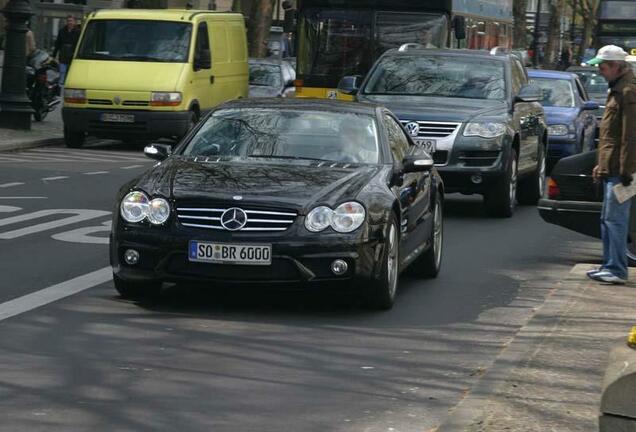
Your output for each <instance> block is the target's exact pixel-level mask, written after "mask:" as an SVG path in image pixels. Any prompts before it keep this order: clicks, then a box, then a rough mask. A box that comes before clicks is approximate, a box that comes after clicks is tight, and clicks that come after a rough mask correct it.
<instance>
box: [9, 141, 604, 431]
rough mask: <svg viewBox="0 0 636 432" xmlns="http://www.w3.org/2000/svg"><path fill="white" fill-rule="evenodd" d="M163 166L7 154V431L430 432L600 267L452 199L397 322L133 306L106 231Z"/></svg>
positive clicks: (107, 156)
mask: <svg viewBox="0 0 636 432" xmlns="http://www.w3.org/2000/svg"><path fill="white" fill-rule="evenodd" d="M151 164H152V162H151V161H149V160H146V159H144V158H143V155H142V154H141V149H140V148H132V147H122V146H119V145H113V144H103V145H102V144H99V143H98V144H96V145H95V146H92V147H90V148H86V149H80V150H67V149H64V148H43V149H37V150H30V151H25V152H21V153H10V154H9V153H4V154H2V153H0V275H2V276H1V278H0V418H2V421H0V431H40V430H41V431H58V430H59V431H84V430H86V431H88V430H90V431H159V430H161V431H171V430H179V431H182V432H185V431H215V432H216V431H241V432H245V431H259V432H264V431H277V432H278V431H369V432H375V431H429V430H434V428H435V427H436V426H438V425H440V424H441V423H443V422H444V420H445V419H447V418H448V416H449V415H452V413H451V412H452V409H453V407H455V406H456V405H457V403H458V402H459V401H460V400H461V399H462V398H463V397H464V396H465V395H466V394H467V392H469V391H470V389H471V388H472V387H473V386H474V385H475V383H476V382H477V381H478V380H479V377H480V376H481V375H482V374H483V373H484V372H485V371H486V370H487V369H488V368H489V367H490V366H491V364H492V363H493V361H494V360H495V358H496V357H497V355H498V354H499V353H500V352H501V350H502V349H503V348H504V347H505V346H506V345H507V344H508V343H509V342H510V341H511V340H512V338H513V337H514V335H515V333H516V332H517V331H518V330H519V328H520V327H521V326H522V325H523V324H524V323H525V322H526V321H527V320H528V319H529V318H530V316H531V315H532V314H533V312H534V311H535V310H536V308H537V307H538V306H540V305H541V304H542V302H543V300H544V299H545V297H546V296H547V295H548V294H549V293H550V292H551V291H552V290H553V289H554V288H555V286H556V283H557V282H558V280H559V279H560V278H562V277H563V276H564V275H565V273H566V272H567V271H569V269H570V267H571V266H572V265H573V264H574V263H576V262H580V261H591V260H593V259H595V258H597V257H595V256H593V255H587V252H586V249H585V248H584V247H583V246H582V245H584V242H586V241H589V240H588V239H586V238H584V237H580V236H578V235H576V234H573V233H568V232H566V231H564V230H562V229H559V228H557V227H553V226H550V225H547V224H545V223H544V222H543V221H542V220H541V219H540V218H539V216H538V214H537V211H536V209H535V208H532V207H522V208H520V209H519V211H518V213H517V214H516V215H515V216H514V217H513V218H512V219H507V220H502V219H491V218H488V217H486V216H485V214H484V213H483V212H482V207H481V201H480V200H479V199H477V198H472V197H469V198H466V197H459V198H457V197H451V198H449V199H448V200H447V206H446V225H445V234H446V237H445V253H444V268H443V270H442V273H441V274H440V276H439V277H438V278H437V279H435V280H425V281H421V280H417V279H412V278H409V277H408V276H405V277H402V279H401V281H400V292H399V297H398V299H397V302H396V304H395V306H394V308H393V309H392V310H391V311H388V312H382V313H379V312H371V311H368V310H366V309H364V307H362V306H360V305H359V304H358V302H357V301H356V299H355V298H352V297H351V296H347V295H340V294H338V293H334V292H316V291H312V292H284V291H277V290H276V289H275V288H274V287H272V289H268V288H259V289H249V290H248V289H244V288H240V287H239V288H232V289H224V290H209V291H207V290H204V289H200V288H199V289H195V288H188V287H178V288H172V289H170V290H168V292H166V293H165V295H164V296H162V298H160V299H159V300H157V301H154V302H152V303H141V304H139V303H133V302H129V301H124V300H121V299H120V298H119V297H118V296H117V295H116V293H115V291H114V288H113V286H112V282H111V281H110V279H109V268H108V256H107V249H108V246H107V235H108V229H109V221H110V217H111V215H110V213H111V212H112V211H113V209H114V202H113V197H114V194H115V191H116V190H117V189H118V188H119V186H120V185H121V184H123V183H124V182H125V181H126V180H127V179H129V178H131V177H133V176H135V175H137V174H139V173H141V172H142V171H143V170H144V169H147V168H148V167H150V166H151ZM51 287H53V289H49V290H46V291H41V290H44V289H46V288H51ZM84 288H88V289H84ZM74 290H75V291H78V293H77V294H74V295H71V296H68V297H65V298H63V299H61V300H58V301H55V302H50V299H48V298H47V297H46V295H44V294H43V293H44V292H46V293H51V292H65V293H71V292H74ZM47 295H48V294H47ZM37 304H43V306H41V307H38V308H33V307H34V305H37ZM29 309H30V310H29ZM22 310H24V311H25V312H21V311H22Z"/></svg>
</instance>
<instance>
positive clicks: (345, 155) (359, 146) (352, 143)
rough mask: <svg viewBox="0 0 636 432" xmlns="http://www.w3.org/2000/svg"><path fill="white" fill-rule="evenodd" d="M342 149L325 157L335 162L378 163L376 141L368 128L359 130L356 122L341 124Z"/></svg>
mask: <svg viewBox="0 0 636 432" xmlns="http://www.w3.org/2000/svg"><path fill="white" fill-rule="evenodd" d="M339 135H340V149H339V150H337V151H334V152H331V153H327V154H326V155H324V156H323V158H324V159H327V160H332V161H335V162H349V163H377V161H378V152H377V149H375V141H374V140H373V138H372V135H371V134H370V133H369V131H368V130H367V129H366V128H362V129H361V128H359V127H357V126H356V124H355V122H349V121H343V122H342V123H341V124H340V129H339Z"/></svg>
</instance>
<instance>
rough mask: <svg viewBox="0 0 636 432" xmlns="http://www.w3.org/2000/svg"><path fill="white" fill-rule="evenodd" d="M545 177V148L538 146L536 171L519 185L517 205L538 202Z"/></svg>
mask: <svg viewBox="0 0 636 432" xmlns="http://www.w3.org/2000/svg"><path fill="white" fill-rule="evenodd" d="M545 176H546V162H545V147H544V146H543V145H540V146H539V157H538V159H537V168H536V170H535V171H534V172H533V173H532V175H531V176H530V177H529V178H527V179H525V180H523V181H522V182H520V183H519V191H518V192H517V199H518V200H519V204H524V205H535V204H536V203H537V201H539V198H541V197H542V196H543V193H544V191H545Z"/></svg>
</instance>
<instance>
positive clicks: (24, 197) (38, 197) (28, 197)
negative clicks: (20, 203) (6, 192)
mask: <svg viewBox="0 0 636 432" xmlns="http://www.w3.org/2000/svg"><path fill="white" fill-rule="evenodd" d="M0 199H47V197H41V196H12V197H5V196H0Z"/></svg>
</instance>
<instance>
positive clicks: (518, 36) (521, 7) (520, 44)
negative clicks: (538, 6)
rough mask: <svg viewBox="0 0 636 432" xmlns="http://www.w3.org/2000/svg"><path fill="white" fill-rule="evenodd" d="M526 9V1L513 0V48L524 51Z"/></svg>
mask: <svg viewBox="0 0 636 432" xmlns="http://www.w3.org/2000/svg"><path fill="white" fill-rule="evenodd" d="M527 8H528V0H513V2H512V13H513V16H514V20H515V24H514V26H515V27H514V32H513V45H512V46H513V47H514V48H521V49H526V48H528V40H527V30H526V9H527Z"/></svg>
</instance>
